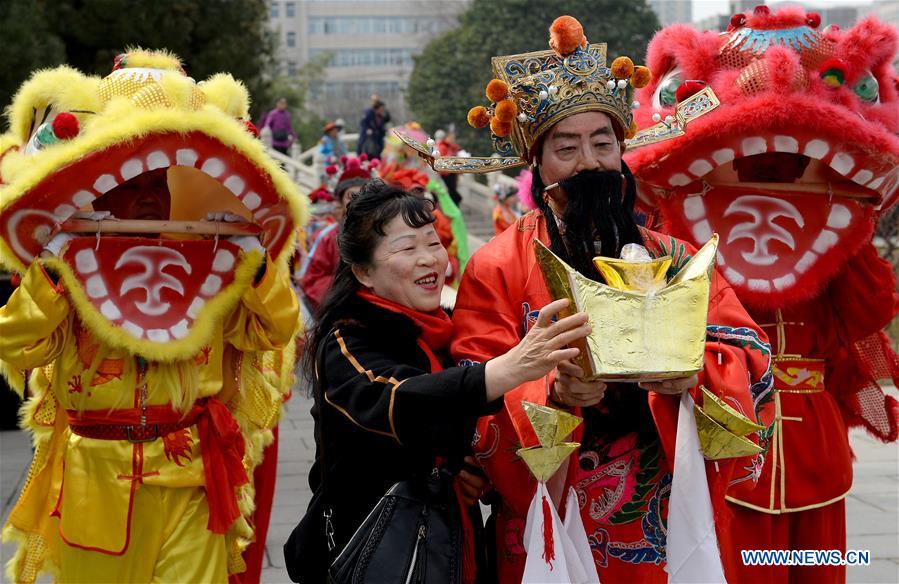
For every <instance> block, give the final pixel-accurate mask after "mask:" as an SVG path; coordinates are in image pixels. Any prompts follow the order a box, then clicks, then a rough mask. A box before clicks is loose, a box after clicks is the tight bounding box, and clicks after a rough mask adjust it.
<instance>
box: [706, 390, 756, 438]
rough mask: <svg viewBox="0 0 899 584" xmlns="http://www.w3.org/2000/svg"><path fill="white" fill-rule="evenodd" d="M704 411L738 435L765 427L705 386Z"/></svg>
mask: <svg viewBox="0 0 899 584" xmlns="http://www.w3.org/2000/svg"><path fill="white" fill-rule="evenodd" d="M702 411H703V412H704V413H705V414H706V415H707V416H708V417H710V418H711V419H713V420H715V421H716V422H717V423H718V424H720V425H721V426H723V427H724V428H726V429H727V430H728V431H729V432H731V433H733V434H736V435H737V436H746V435H747V434H752V433H753V432H758V431H759V430H764V428H765V427H764V426H759V425H758V424H756V423H755V422H753V421H752V420H750V419H749V418H747V417H746V416H744V415H743V414H741V413H740V412H738V411H737V410H735V409H734V408H732V407H730V406H729V405H727V403H726V402H725V401H724V400H722V399H721V398H720V397H718V396H717V395H715V394H714V393H712V392H711V391H709V390H708V389H706V388H705V387H703V388H702Z"/></svg>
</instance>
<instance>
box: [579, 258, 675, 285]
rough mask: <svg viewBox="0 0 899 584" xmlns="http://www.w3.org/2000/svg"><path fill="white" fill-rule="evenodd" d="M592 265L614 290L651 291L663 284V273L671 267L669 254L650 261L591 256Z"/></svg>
mask: <svg viewBox="0 0 899 584" xmlns="http://www.w3.org/2000/svg"><path fill="white" fill-rule="evenodd" d="M593 265H594V266H596V269H597V270H599V273H600V274H602V277H603V278H604V279H605V281H606V284H607V285H608V286H611V287H612V288H614V289H616V290H627V291H629V292H643V293H646V292H652V291H654V290H659V289H661V288H662V287H664V286H665V274H667V273H668V268H669V267H671V256H665V257H661V258H658V259H654V260H652V261H650V262H629V261H626V260H621V259H614V258H603V257H598V258H593Z"/></svg>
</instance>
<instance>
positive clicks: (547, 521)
mask: <svg viewBox="0 0 899 584" xmlns="http://www.w3.org/2000/svg"><path fill="white" fill-rule="evenodd" d="M543 559H544V560H545V561H546V563H547V564H549V569H550V571H552V569H553V560H555V559H556V549H555V544H554V543H553V516H552V513H551V512H550V509H549V501H547V500H546V495H543Z"/></svg>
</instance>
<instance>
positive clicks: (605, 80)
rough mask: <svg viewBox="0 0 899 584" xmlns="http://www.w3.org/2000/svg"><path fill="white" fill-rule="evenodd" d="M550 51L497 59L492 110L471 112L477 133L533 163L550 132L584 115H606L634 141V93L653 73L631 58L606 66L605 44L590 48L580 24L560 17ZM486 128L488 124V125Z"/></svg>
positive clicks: (490, 95)
mask: <svg viewBox="0 0 899 584" xmlns="http://www.w3.org/2000/svg"><path fill="white" fill-rule="evenodd" d="M549 33H550V38H549V46H550V48H551V50H548V51H536V52H532V53H524V54H519V55H508V56H503V57H494V58H493V60H492V65H493V74H494V76H495V78H494V79H493V80H491V81H490V83H488V84H487V88H486V91H485V93H486V94H487V98H488V99H489V100H490V101H491V105H490V106H489V107H484V106H477V107H475V108H473V109H472V110H471V111H470V112H469V116H468V117H469V123H470V124H471V125H472V126H475V127H483V126H487V125H489V127H490V131H491V133H492V135H493V142H494V147H495V148H496V150H497V152H498V153H499V154H501V155H511V154H513V153H517V154H518V155H519V156H520V157H521V158H522V159H523V160H525V161H526V162H530V161H531V160H532V159H533V150H534V146H535V145H536V144H537V142H538V141H539V140H540V137H541V136H543V134H545V133H546V132H547V131H548V130H549V129H550V128H551V127H552V126H554V125H555V124H557V123H558V122H560V121H561V120H563V119H565V118H567V117H569V116H572V115H574V114H577V113H581V112H585V111H600V112H604V113H606V114H608V115H609V116H610V117H611V118H612V120H614V121H615V122H616V125H617V126H618V128H619V129H620V131H621V133H622V134H623V135H622V136H620V137H621V138H622V139H624V138H631V137H633V136H634V134H636V132H637V128H636V125H635V124H634V122H633V115H632V114H631V103H632V97H633V92H632V90H631V88H635V89H639V88H641V87H644V86H645V85H647V84H648V83H649V81H650V80H651V79H652V74H651V73H650V71H649V69H647V68H646V67H642V66H635V65H634V63H633V61H631V59H630V58H628V57H618V58H617V59H615V60H614V61H612V63H611V65H607V63H606V44H605V43H598V44H590V43H589V42H588V41H587V37H586V36H585V35H584V28H583V26H581V23H580V22H578V20H577V19H576V18H573V17H571V16H560V17H559V18H557V19H556V20H555V21H554V22H553V23H552V26H550V28H549ZM485 122H486V123H485Z"/></svg>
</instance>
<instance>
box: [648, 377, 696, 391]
mask: <svg viewBox="0 0 899 584" xmlns="http://www.w3.org/2000/svg"><path fill="white" fill-rule="evenodd" d="M697 383H699V376H698V375H695V374H694V375H691V376H690V377H678V378H676V379H666V380H665V381H641V382H640V383H638V384H637V385H639V386H640V388H641V389H645V390H646V391H654V392H655V393H661V394H664V395H680V394H682V393H684V392H685V391H687V390H688V389H690V388H691V387H694V386H695V385H696V384H697Z"/></svg>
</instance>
